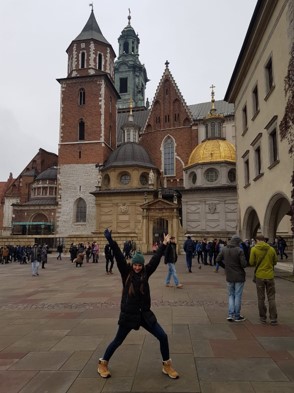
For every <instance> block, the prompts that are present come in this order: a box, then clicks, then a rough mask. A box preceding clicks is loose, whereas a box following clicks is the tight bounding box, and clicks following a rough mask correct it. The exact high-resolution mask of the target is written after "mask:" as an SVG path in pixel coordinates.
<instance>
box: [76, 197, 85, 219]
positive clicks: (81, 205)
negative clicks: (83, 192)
mask: <svg viewBox="0 0 294 393" xmlns="http://www.w3.org/2000/svg"><path fill="white" fill-rule="evenodd" d="M86 217H87V205H86V202H85V200H84V199H83V198H79V199H78V200H77V202H76V222H86Z"/></svg>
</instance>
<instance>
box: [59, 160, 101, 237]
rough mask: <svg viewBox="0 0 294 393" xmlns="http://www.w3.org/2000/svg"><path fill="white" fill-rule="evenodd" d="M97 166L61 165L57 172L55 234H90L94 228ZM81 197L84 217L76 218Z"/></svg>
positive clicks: (61, 235)
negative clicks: (83, 203) (84, 207)
mask: <svg viewBox="0 0 294 393" xmlns="http://www.w3.org/2000/svg"><path fill="white" fill-rule="evenodd" d="M97 174H98V171H97V168H96V167H95V165H93V164H89V165H79V164H72V165H62V166H61V167H60V169H59V174H58V183H59V189H58V209H57V217H56V219H57V228H56V232H57V236H58V237H66V236H72V235H77V234H78V235H79V234H80V235H82V236H83V235H86V234H87V235H91V233H92V232H93V231H94V230H95V228H96V223H95V216H96V212H95V198H94V197H93V195H92V194H90V193H91V192H93V191H94V190H95V188H96V185H97ZM79 198H82V199H83V200H84V201H85V204H86V219H85V221H81V222H78V221H77V219H76V209H77V206H76V204H77V201H78V200H79Z"/></svg>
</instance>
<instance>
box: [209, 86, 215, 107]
mask: <svg viewBox="0 0 294 393" xmlns="http://www.w3.org/2000/svg"><path fill="white" fill-rule="evenodd" d="M214 88H215V86H214V85H213V84H212V85H211V86H210V89H211V111H210V112H214V111H215V106H214V102H215V100H214V90H213V89H214Z"/></svg>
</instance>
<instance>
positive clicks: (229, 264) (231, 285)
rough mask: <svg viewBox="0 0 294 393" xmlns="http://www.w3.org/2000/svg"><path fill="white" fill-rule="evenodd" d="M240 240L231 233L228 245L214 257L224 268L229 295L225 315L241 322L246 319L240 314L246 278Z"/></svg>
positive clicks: (245, 264)
mask: <svg viewBox="0 0 294 393" xmlns="http://www.w3.org/2000/svg"><path fill="white" fill-rule="evenodd" d="M241 242H242V240H241V239H240V237H239V235H233V236H232V238H231V240H230V241H229V243H228V245H227V246H225V247H223V248H222V250H221V252H220V253H219V254H218V256H217V257H216V262H217V263H219V264H220V265H221V266H223V264H224V268H225V273H226V280H227V287H228V296H229V315H228V317H227V320H228V321H229V322H233V321H236V322H241V321H245V319H246V318H244V317H243V316H242V315H241V314H240V312H241V302H242V294H243V288H244V284H245V278H246V273H245V269H244V268H245V267H246V266H247V261H246V258H245V254H244V251H243V250H242V248H241V247H240V244H241Z"/></svg>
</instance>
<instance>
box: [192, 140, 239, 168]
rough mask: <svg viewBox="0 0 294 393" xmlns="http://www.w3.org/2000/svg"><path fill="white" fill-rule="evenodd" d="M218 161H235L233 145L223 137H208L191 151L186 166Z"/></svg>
mask: <svg viewBox="0 0 294 393" xmlns="http://www.w3.org/2000/svg"><path fill="white" fill-rule="evenodd" d="M219 161H230V162H236V149H235V146H234V145H233V144H232V143H230V142H228V141H226V140H223V139H208V140H206V141H204V142H202V143H200V145H197V146H196V147H195V149H194V150H193V151H192V153H191V154H190V157H189V161H188V166H189V165H193V164H200V163H201V164H202V163H208V162H219Z"/></svg>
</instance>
